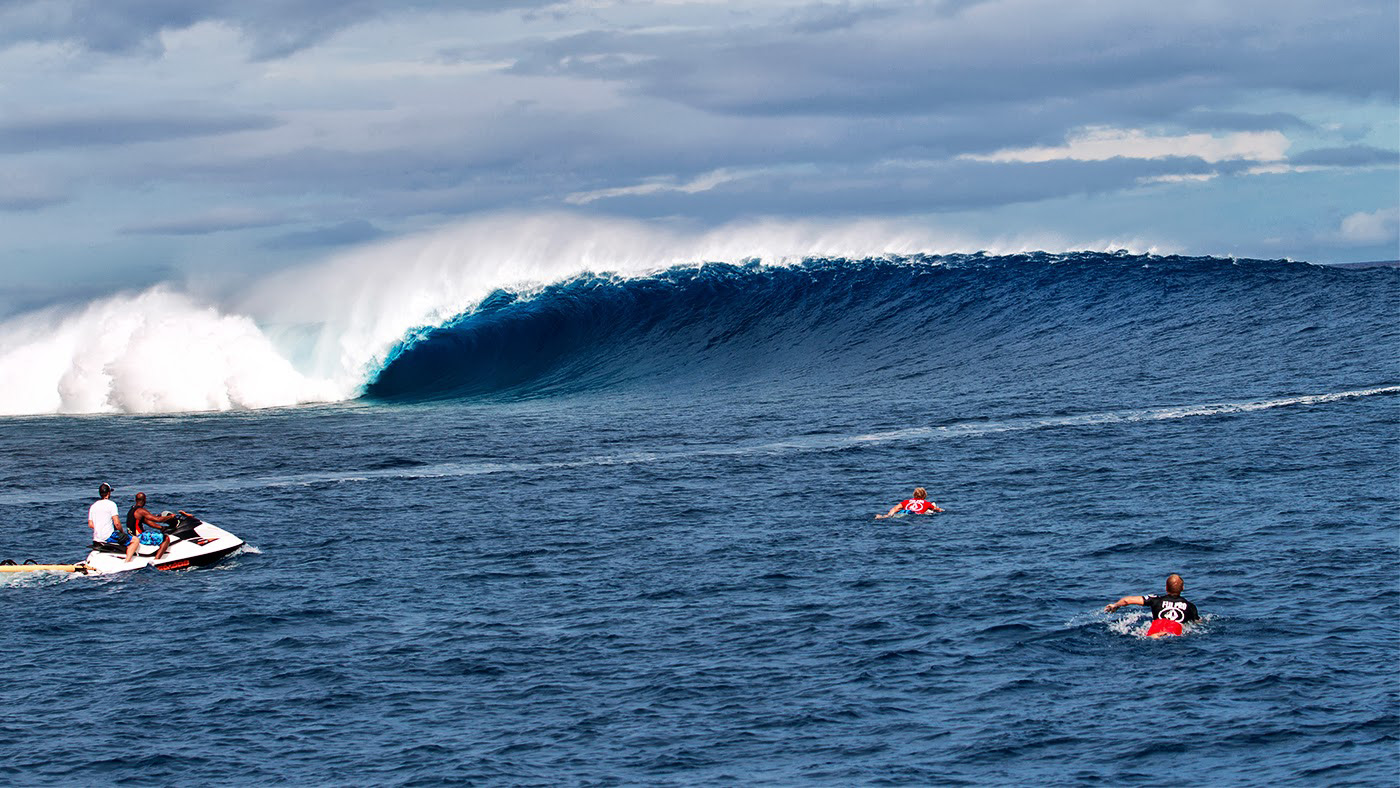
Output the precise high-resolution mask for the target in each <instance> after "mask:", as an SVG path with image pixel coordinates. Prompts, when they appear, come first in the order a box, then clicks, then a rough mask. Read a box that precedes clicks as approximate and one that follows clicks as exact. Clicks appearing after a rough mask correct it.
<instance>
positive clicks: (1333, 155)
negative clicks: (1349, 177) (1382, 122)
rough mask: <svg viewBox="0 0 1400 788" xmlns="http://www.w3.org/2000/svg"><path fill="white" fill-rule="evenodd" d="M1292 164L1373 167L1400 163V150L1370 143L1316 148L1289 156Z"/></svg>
mask: <svg viewBox="0 0 1400 788" xmlns="http://www.w3.org/2000/svg"><path fill="white" fill-rule="evenodd" d="M1288 161H1289V163H1291V164H1296V165H1299V166H1307V165H1317V166H1321V167H1373V166H1376V165H1387V164H1388V165H1392V166H1394V165H1396V164H1400V151H1393V150H1385V149H1383V148H1376V147H1372V146H1370V145H1350V146H1348V147H1345V148H1314V149H1313V150H1309V151H1303V152H1302V153H1299V154H1296V155H1294V156H1290V157H1288Z"/></svg>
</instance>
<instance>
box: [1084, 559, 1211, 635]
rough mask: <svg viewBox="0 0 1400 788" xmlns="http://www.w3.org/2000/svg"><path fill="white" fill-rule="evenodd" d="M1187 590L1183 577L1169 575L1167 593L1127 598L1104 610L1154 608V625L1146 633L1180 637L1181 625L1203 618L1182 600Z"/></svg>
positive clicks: (1107, 611)
mask: <svg viewBox="0 0 1400 788" xmlns="http://www.w3.org/2000/svg"><path fill="white" fill-rule="evenodd" d="M1185 589H1186V583H1185V582H1184V581H1183V580H1182V579H1181V575H1178V574H1170V575H1167V593H1165V594H1152V595H1150V596H1125V597H1123V598H1122V599H1120V600H1118V601H1117V602H1114V603H1112V604H1110V605H1106V606H1105V607H1104V609H1103V612H1105V613H1112V612H1113V611H1115V610H1117V609H1118V608H1120V607H1122V606H1124V605H1146V606H1147V607H1150V608H1152V625H1151V626H1149V627H1148V628H1147V632H1146V633H1145V634H1146V635H1147V636H1148V637H1150V638H1160V637H1166V636H1167V635H1180V634H1181V632H1182V629H1181V625H1182V624H1186V623H1190V622H1192V621H1199V620H1200V618H1201V616H1200V614H1199V613H1197V612H1196V606H1195V605H1193V604H1191V603H1190V602H1187V601H1186V600H1185V599H1182V598H1181V592H1182V591H1184V590H1185Z"/></svg>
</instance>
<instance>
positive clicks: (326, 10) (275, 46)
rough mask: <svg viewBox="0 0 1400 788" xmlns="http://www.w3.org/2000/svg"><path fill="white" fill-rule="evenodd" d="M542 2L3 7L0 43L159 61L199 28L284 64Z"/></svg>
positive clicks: (125, 2) (153, 0) (73, 2)
mask: <svg viewBox="0 0 1400 788" xmlns="http://www.w3.org/2000/svg"><path fill="white" fill-rule="evenodd" d="M548 4H549V2H548V0H537V1H533V2H532V0H296V2H285V0H200V1H199V2H186V1H185V0H9V1H8V2H6V3H4V4H0V30H3V31H4V33H0V40H8V41H10V42H11V43H14V42H20V41H36V42H54V41H57V42H69V43H74V44H77V45H79V46H82V47H84V48H86V49H88V50H92V51H95V52H102V53H109V54H135V53H145V54H159V53H160V52H161V51H163V45H162V43H161V41H160V34H161V33H162V32H165V31H176V30H184V29H186V28H190V27H193V26H195V25H197V24H200V23H204V22H215V23H222V24H226V25H229V26H231V27H233V28H236V29H238V30H240V31H242V33H243V34H244V36H245V37H246V38H247V39H248V41H249V42H250V43H251V45H252V47H253V51H252V54H253V56H254V57H255V58H257V59H270V58H280V57H286V56H287V55H290V54H292V53H295V52H298V51H300V50H302V49H305V48H307V47H309V46H312V45H314V44H317V43H319V42H321V41H324V40H326V39H327V38H329V37H331V36H332V35H334V34H336V33H338V32H340V31H342V30H345V29H346V28H349V27H352V26H354V25H358V24H362V23H365V22H368V21H372V20H375V19H382V18H385V17H389V16H393V15H403V14H415V13H427V12H435V11H436V12H481V13H490V12H497V11H503V10H512V9H514V10H523V9H529V8H536V7H541V6H545V5H548Z"/></svg>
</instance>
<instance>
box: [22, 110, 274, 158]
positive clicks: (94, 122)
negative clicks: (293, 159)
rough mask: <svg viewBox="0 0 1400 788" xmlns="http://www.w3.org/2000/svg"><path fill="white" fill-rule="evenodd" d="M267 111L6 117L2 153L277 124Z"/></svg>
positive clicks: (207, 134) (182, 136)
mask: <svg viewBox="0 0 1400 788" xmlns="http://www.w3.org/2000/svg"><path fill="white" fill-rule="evenodd" d="M277 125H278V121H277V120H276V119H275V118H272V117H270V116H267V115H252V114H242V113H233V114H225V113H195V114H170V113H167V112H153V113H136V112H132V111H129V110H124V111H113V112H109V113H103V112H86V113H83V114H65V115H42V116H31V117H28V118H24V117H21V118H18V119H15V118H11V119H7V120H5V121H3V122H0V152H4V153H26V152H32V151H42V150H53V149H57V148H80V147H91V146H96V145H130V144H133V143H142V142H165V141H169V140H178V139H189V138H193V137H211V136H218V135H222V134H231V133H235V132H240V131H256V130H265V129H270V128H274V127H276V126H277Z"/></svg>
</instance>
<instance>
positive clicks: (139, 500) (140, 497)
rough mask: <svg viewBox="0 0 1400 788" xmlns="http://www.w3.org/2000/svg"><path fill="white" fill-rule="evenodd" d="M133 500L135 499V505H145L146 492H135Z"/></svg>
mask: <svg viewBox="0 0 1400 788" xmlns="http://www.w3.org/2000/svg"><path fill="white" fill-rule="evenodd" d="M134 500H135V501H136V505H137V506H145V505H146V494H145V493H143V492H139V493H136V498H135V499H134Z"/></svg>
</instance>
